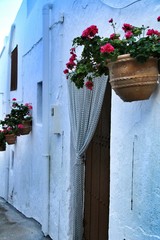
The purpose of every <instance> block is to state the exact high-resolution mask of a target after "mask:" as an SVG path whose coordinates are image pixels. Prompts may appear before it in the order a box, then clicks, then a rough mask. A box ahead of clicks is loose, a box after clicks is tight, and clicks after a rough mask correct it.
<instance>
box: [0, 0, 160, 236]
mask: <svg viewBox="0 0 160 240" xmlns="http://www.w3.org/2000/svg"><path fill="white" fill-rule="evenodd" d="M159 15H160V2H159V0H139V1H134V0H125V1H122V0H121V1H119V0H117V1H109V0H76V1H73V0H63V1H59V0H55V1H52V0H50V1H49V0H24V1H23V3H22V5H21V8H20V10H19V12H18V14H17V17H16V19H15V21H14V23H13V25H12V27H11V32H10V36H9V38H8V41H7V43H6V45H5V46H4V49H3V50H2V52H1V55H0V106H1V107H0V118H3V117H4V116H5V114H6V113H8V112H9V101H10V100H11V99H12V98H16V99H17V100H18V101H21V102H24V103H25V102H29V103H32V106H33V129H32V132H31V133H30V134H29V135H26V136H21V137H19V138H18V140H17V143H16V144H15V145H13V146H12V145H11V146H7V151H6V152H4V153H0V176H1V182H0V196H1V197H3V198H5V199H6V200H7V201H8V202H10V203H11V204H12V205H13V206H14V207H16V208H17V209H18V210H19V211H20V212H22V213H23V214H25V215H26V216H28V217H32V218H34V219H36V220H37V221H38V222H39V223H40V224H41V225H42V230H43V232H44V233H45V234H46V235H47V234H49V235H50V237H51V238H53V239H54V240H77V239H74V238H73V224H72V222H73V215H74V209H73V204H72V190H73V182H72V169H73V167H74V166H73V162H74V161H73V157H72V156H73V154H72V150H73V149H72V144H71V134H70V131H71V127H70V121H69V101H68V89H67V81H66V79H65V76H64V74H63V70H64V68H65V63H66V62H67V61H68V58H69V49H70V47H71V43H72V39H73V38H74V37H76V36H80V34H81V32H82V31H83V30H84V29H85V28H86V27H88V26H90V25H92V24H95V25H97V26H98V28H99V33H100V35H103V36H106V35H109V34H110V33H112V29H111V28H110V26H109V24H108V20H109V19H110V18H113V19H114V20H115V21H116V22H117V29H119V30H121V26H122V24H123V23H130V24H132V25H136V26H141V25H142V24H144V25H146V26H147V25H149V26H152V27H154V28H156V29H160V27H159V25H158V24H159V23H158V22H156V18H157V17H158V16H159ZM16 46H18V88H17V90H15V91H10V63H11V61H10V54H11V52H12V51H13V49H14V48H15V47H16ZM42 93H45V94H44V97H42V95H43V94H42ZM53 110H57V115H54V116H53ZM159 131H160V91H159V86H158V87H157V89H156V91H155V92H154V94H153V95H152V96H151V98H150V99H149V100H146V101H139V102H132V103H124V102H123V101H122V100H121V99H120V98H119V97H118V96H117V95H115V94H114V93H113V94H112V107H111V152H110V157H111V158H110V163H111V169H110V214H109V240H158V239H160V228H159V218H160V204H159V200H160V155H159V149H160V134H159ZM95 240H96V239H95Z"/></svg>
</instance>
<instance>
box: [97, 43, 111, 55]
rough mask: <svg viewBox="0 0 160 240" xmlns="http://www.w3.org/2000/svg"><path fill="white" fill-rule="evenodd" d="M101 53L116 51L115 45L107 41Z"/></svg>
mask: <svg viewBox="0 0 160 240" xmlns="http://www.w3.org/2000/svg"><path fill="white" fill-rule="evenodd" d="M100 51H101V53H111V52H113V51H114V47H113V46H112V45H111V44H110V43H106V44H105V45H104V46H102V47H101V48H100Z"/></svg>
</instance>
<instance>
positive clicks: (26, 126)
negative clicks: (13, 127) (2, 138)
mask: <svg viewBox="0 0 160 240" xmlns="http://www.w3.org/2000/svg"><path fill="white" fill-rule="evenodd" d="M22 125H23V128H21V129H20V134H21V135H27V134H29V133H30V132H31V130H32V121H31V120H24V121H22Z"/></svg>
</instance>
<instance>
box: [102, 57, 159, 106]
mask: <svg viewBox="0 0 160 240" xmlns="http://www.w3.org/2000/svg"><path fill="white" fill-rule="evenodd" d="M107 66H108V68H109V75H110V84H111V87H112V89H113V90H114V91H115V92H116V94H117V95H118V96H119V97H120V98H121V99H122V100H123V101H125V102H131V101H138V100H145V99H148V98H149V97H150V96H151V94H152V93H153V91H154V90H155V88H156V86H157V83H158V63H157V59H156V58H153V57H150V58H149V59H148V60H147V61H146V62H144V63H140V62H138V61H136V59H134V58H131V57H130V55H129V54H125V55H121V56H119V57H118V59H117V61H115V62H110V63H108V64H107Z"/></svg>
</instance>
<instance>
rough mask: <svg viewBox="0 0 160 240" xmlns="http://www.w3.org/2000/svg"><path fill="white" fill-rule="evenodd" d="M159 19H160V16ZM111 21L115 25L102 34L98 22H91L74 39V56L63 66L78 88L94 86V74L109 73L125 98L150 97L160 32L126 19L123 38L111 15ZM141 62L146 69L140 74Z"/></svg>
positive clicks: (158, 54)
mask: <svg viewBox="0 0 160 240" xmlns="http://www.w3.org/2000/svg"><path fill="white" fill-rule="evenodd" d="M157 21H158V22H159V21H160V16H159V17H157ZM109 23H110V24H111V26H112V27H113V33H112V34H111V35H110V36H109V37H100V36H99V35H98V28H97V26H95V25H92V26H90V27H88V28H87V29H85V30H84V31H83V32H82V35H81V36H80V37H76V38H74V39H73V45H72V48H71V50H70V54H71V57H70V59H69V61H68V62H67V64H66V69H65V70H64V73H65V74H66V77H67V78H69V79H70V80H71V81H72V82H74V83H75V85H76V86H77V88H83V86H84V85H85V86H86V87H87V88H88V89H90V90H92V88H93V86H94V78H95V77H99V76H102V75H110V83H111V86H112V88H113V89H114V90H115V92H116V93H117V94H118V95H119V96H120V97H121V98H122V99H123V100H124V101H135V100H143V99H148V98H149V97H150V95H151V94H152V92H153V91H154V89H155V87H156V86H157V80H158V66H157V65H158V64H157V61H158V59H159V58H160V32H159V31H158V30H155V29H152V28H149V27H148V26H147V27H145V26H144V25H142V26H141V27H135V26H133V25H131V24H128V23H124V24H123V26H122V30H123V31H124V36H123V37H122V38H121V36H120V34H119V33H117V32H116V23H114V21H113V19H112V18H111V19H110V20H109ZM79 46H80V47H82V53H81V56H80V57H78V56H77V53H76V50H77V47H79ZM126 54H127V55H126ZM132 64H134V67H133V68H132V69H131V73H129V76H127V74H128V72H127V71H126V69H127V66H129V68H131V65H132ZM142 66H144V67H145V70H143V72H142V73H140V74H139V68H141V67H142ZM117 70H118V71H117ZM151 70H153V72H152V71H151ZM119 72H120V74H119ZM126 80H127V82H126ZM141 88H142V89H141ZM131 89H132V91H131ZM145 91H146V93H144V92H145ZM142 93H143V94H142ZM121 94H122V95H121Z"/></svg>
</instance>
